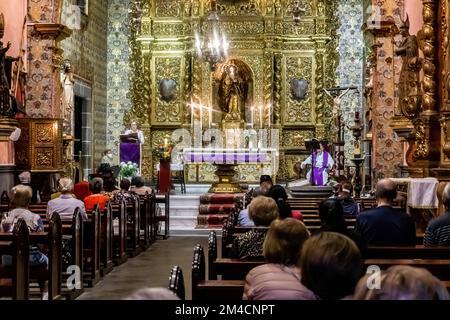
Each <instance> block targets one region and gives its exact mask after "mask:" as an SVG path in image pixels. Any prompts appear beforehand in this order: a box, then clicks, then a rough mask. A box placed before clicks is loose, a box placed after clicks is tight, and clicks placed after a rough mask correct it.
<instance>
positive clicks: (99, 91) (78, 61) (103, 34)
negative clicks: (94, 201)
mask: <svg viewBox="0 0 450 320" xmlns="http://www.w3.org/2000/svg"><path fill="white" fill-rule="evenodd" d="M75 3H76V0H66V1H64V8H63V14H62V22H63V23H66V24H68V25H70V24H72V21H71V20H70V19H71V18H72V17H71V16H70V15H69V13H70V12H71V11H70V10H68V6H70V5H74V4H75ZM107 5H108V1H107V0H95V1H89V16H87V17H86V16H83V15H82V16H81V29H78V30H77V29H75V30H73V34H72V36H71V37H70V38H67V39H65V40H64V41H63V42H62V43H61V47H62V49H64V58H65V59H70V61H71V62H72V68H73V72H74V73H75V74H76V75H78V76H80V77H82V78H84V79H86V80H88V81H90V82H91V83H92V91H93V94H92V106H93V119H94V120H93V131H94V139H93V140H94V141H95V143H94V150H93V152H94V160H95V162H94V164H95V166H97V165H98V164H99V161H100V159H101V154H102V152H103V151H104V150H105V149H106V123H107V102H106V91H107V78H106V77H107V62H106V61H107V60H106V52H107V24H108V10H107Z"/></svg>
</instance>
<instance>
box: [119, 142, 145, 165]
mask: <svg viewBox="0 0 450 320" xmlns="http://www.w3.org/2000/svg"><path fill="white" fill-rule="evenodd" d="M128 161H131V162H133V163H137V165H138V168H140V166H141V145H140V144H139V143H121V144H120V162H125V163H126V162H128Z"/></svg>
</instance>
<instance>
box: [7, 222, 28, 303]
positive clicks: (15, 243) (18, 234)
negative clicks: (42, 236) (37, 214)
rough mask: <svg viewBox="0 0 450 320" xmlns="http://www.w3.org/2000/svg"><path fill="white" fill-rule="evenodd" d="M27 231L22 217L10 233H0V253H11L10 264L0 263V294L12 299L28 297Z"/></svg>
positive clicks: (25, 298) (26, 298)
mask: <svg viewBox="0 0 450 320" xmlns="http://www.w3.org/2000/svg"><path fill="white" fill-rule="evenodd" d="M29 250H30V244H29V231H28V227H27V225H26V223H25V221H24V220H23V219H19V221H17V223H16V226H15V228H14V230H13V232H12V233H11V234H7V233H0V255H4V254H5V255H11V256H13V257H14V258H13V261H12V265H11V266H8V267H7V266H3V265H0V296H1V297H11V298H12V299H13V300H28V299H29V270H28V268H29V259H30V255H29Z"/></svg>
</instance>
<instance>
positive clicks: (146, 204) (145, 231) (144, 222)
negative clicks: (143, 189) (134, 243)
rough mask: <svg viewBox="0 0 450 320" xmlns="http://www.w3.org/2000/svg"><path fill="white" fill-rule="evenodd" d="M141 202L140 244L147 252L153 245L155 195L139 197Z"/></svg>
mask: <svg viewBox="0 0 450 320" xmlns="http://www.w3.org/2000/svg"><path fill="white" fill-rule="evenodd" d="M138 197H139V202H140V206H139V208H140V213H139V217H140V222H139V228H140V237H139V242H140V245H141V247H142V249H143V250H146V249H147V248H148V247H150V245H151V244H152V238H151V231H150V230H151V225H152V224H151V212H152V201H153V195H151V194H146V195H144V196H138Z"/></svg>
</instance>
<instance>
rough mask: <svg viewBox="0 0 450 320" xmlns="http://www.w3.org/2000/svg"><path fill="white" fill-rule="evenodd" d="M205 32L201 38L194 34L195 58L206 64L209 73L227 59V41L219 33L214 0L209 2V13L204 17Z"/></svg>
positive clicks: (220, 32)
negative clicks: (208, 67) (205, 23)
mask: <svg viewBox="0 0 450 320" xmlns="http://www.w3.org/2000/svg"><path fill="white" fill-rule="evenodd" d="M206 21H207V30H206V33H205V35H204V36H203V37H201V36H200V35H199V33H197V32H196V33H195V49H196V55H197V58H198V59H200V60H202V61H205V62H208V63H209V66H210V69H211V71H214V70H215V68H216V65H217V64H218V63H220V62H223V61H225V60H226V59H227V56H228V47H229V45H228V41H227V39H226V38H225V35H224V34H223V32H222V31H221V28H220V22H219V15H218V14H217V6H216V0H211V11H210V12H209V14H208V16H207V17H206Z"/></svg>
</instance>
